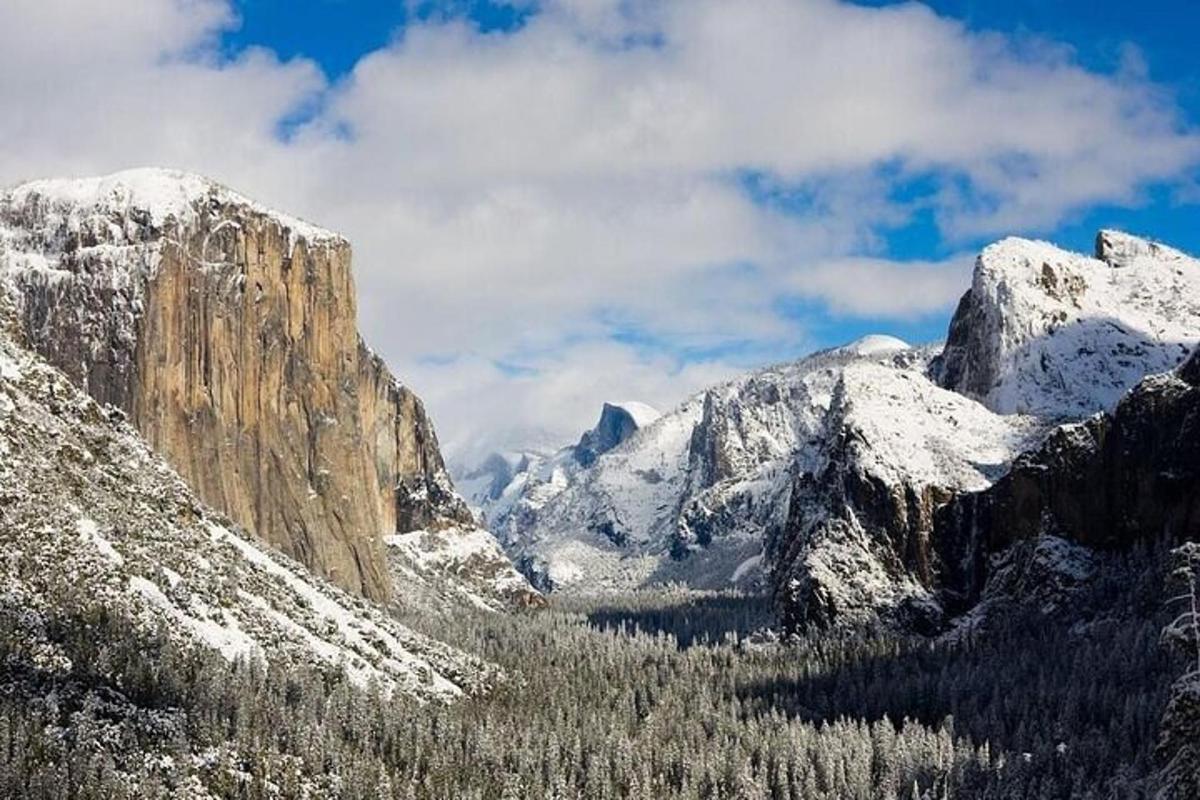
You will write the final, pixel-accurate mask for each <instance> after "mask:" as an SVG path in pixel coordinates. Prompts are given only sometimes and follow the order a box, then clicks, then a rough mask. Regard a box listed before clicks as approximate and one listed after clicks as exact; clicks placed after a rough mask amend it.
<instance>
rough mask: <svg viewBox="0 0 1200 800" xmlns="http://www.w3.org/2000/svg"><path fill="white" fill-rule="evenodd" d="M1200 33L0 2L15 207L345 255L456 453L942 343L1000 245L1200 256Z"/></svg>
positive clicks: (1150, 28)
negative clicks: (183, 207) (176, 194)
mask: <svg viewBox="0 0 1200 800" xmlns="http://www.w3.org/2000/svg"><path fill="white" fill-rule="evenodd" d="M1196 30H1200V5H1198V4H1196V3H1193V2H1184V1H1183V0H1143V1H1142V2H1139V3H1136V4H1135V3H1126V2H1111V3H1097V2H1083V1H1082V0H1056V2H1045V1H1044V0H1042V1H1041V2H1034V0H1009V1H1008V2H970V1H969V0H930V2H929V3H928V4H926V5H917V4H894V3H887V2H882V1H881V0H863V2H859V3H857V4H850V3H848V2H836V0H739V1H738V2H728V0H538V2H537V3H536V4H534V3H533V2H528V3H523V4H522V5H520V6H513V5H508V4H503V3H487V2H478V1H476V0H459V1H458V2H429V1H426V0H412V1H406V0H391V2H385V1H383V0H304V2H297V0H187V2H183V1H182V0H142V2H141V7H140V13H139V14H137V15H124V16H117V15H113V14H111V13H110V12H109V11H108V9H107V8H106V4H102V3H89V2H83V0H43V1H42V2H39V3H18V4H0V74H5V75H18V76H23V79H22V80H20V81H10V82H2V81H0V105H2V106H3V107H4V108H5V109H6V114H5V115H3V116H2V117H0V182H3V183H12V182H15V181H18V180H22V179H27V178H32V177H40V176H44V175H53V174H99V173H105V172H112V171H115V170H117V169H122V168H126V167H132V166H143V165H160V166H170V167H178V168H183V169H188V170H193V171H196V172H201V173H204V174H207V175H210V176H212V177H214V178H217V179H218V180H221V181H223V182H225V183H228V184H229V185H231V186H233V187H235V188H237V189H239V190H241V191H243V192H245V193H247V194H249V195H251V196H253V197H255V198H257V199H259V200H261V201H263V202H265V203H268V204H270V205H273V206H276V207H278V208H281V209H284V210H286V211H288V212H291V213H294V214H298V215H300V216H303V217H305V218H307V219H310V220H313V221H314V222H317V223H319V224H322V225H325V226H327V227H330V228H334V229H336V230H338V231H340V232H342V233H344V234H346V235H347V237H348V238H349V239H350V240H351V242H353V244H354V248H355V276H356V281H357V288H358V301H359V316H360V323H361V327H362V330H363V332H364V335H365V337H366V338H367V340H368V341H369V342H370V343H371V344H372V346H373V347H375V348H376V349H378V350H379V351H380V353H381V354H382V355H383V356H384V357H385V358H386V359H387V360H388V362H389V363H390V364H391V365H392V367H393V369H394V370H395V371H396V373H397V374H398V375H400V376H401V378H402V379H403V380H405V381H406V382H408V383H410V384H411V385H413V386H414V388H416V389H417V390H418V391H419V392H420V393H421V394H422V395H423V396H424V398H425V400H426V402H427V405H428V406H429V408H430V409H431V410H432V413H433V415H434V418H435V420H436V421H437V423H438V425H439V430H440V433H441V438H442V440H443V443H444V444H445V445H446V446H447V449H449V450H450V451H451V452H452V453H458V452H461V453H468V454H469V453H470V452H472V451H478V450H480V449H489V448H491V447H520V446H525V445H527V444H530V443H546V442H547V441H550V442H562V441H569V440H573V439H576V438H578V432H579V430H581V429H583V428H585V427H587V426H589V425H590V423H591V422H592V418H593V417H594V416H595V414H596V413H598V409H599V408H600V404H601V403H602V402H603V401H604V400H606V399H617V400H622V399H637V400H643V401H646V402H650V403H652V404H655V405H659V406H671V405H673V404H674V403H676V402H678V401H679V400H681V399H683V398H684V397H685V396H686V395H688V394H689V393H691V392H693V391H695V390H697V389H699V388H701V387H703V386H705V385H707V384H709V383H711V382H713V381H716V380H719V379H722V378H725V377H729V376H731V375H734V374H736V373H738V372H739V371H741V370H744V369H746V368H748V367H750V366H754V365H757V364H762V363H766V362H773V361H779V360H785V359H791V358H795V357H798V356H800V355H802V354H804V353H806V352H808V351H811V350H813V349H816V348H820V347H825V346H830V345H835V344H838V343H842V342H845V341H848V340H851V339H853V338H856V337H858V336H860V335H863V334H866V333H873V332H878V333H891V334H893V335H897V336H900V337H902V338H905V339H907V340H910V341H928V340H934V339H938V338H940V337H941V336H942V335H943V334H944V331H945V326H946V322H947V320H948V317H949V315H950V313H951V311H952V309H953V305H954V303H955V301H956V300H957V298H958V297H959V296H960V295H961V293H962V292H963V291H964V290H965V289H966V287H967V285H968V283H969V280H970V269H971V263H972V260H973V258H974V254H975V253H977V252H978V251H979V249H980V248H981V247H983V246H984V245H986V244H987V243H989V242H991V241H994V240H996V239H998V238H1000V237H1003V236H1006V235H1024V236H1036V237H1039V238H1047V239H1050V240H1052V241H1055V242H1057V243H1059V244H1061V245H1063V246H1065V247H1068V248H1070V249H1074V250H1084V251H1086V250H1089V249H1090V247H1091V242H1092V238H1093V236H1094V235H1095V232H1096V230H1097V229H1099V228H1101V227H1115V228H1122V229H1126V230H1129V231H1131V232H1135V233H1141V234H1143V235H1147V236H1150V237H1152V238H1156V239H1160V240H1162V241H1165V242H1168V243H1171V244H1174V245H1176V246H1178V247H1181V248H1183V249H1185V250H1190V251H1193V252H1198V253H1200V226H1197V225H1196V224H1195V223H1196V220H1197V212H1198V211H1200V59H1197V58H1196V57H1195V56H1194V55H1193V52H1192V51H1193V50H1194V43H1193V42H1192V41H1191V39H1193V38H1194V33H1195V31H1196ZM48 94H53V96H54V97H55V102H54V103H47V102H46V100H45V98H46V97H47V95H48Z"/></svg>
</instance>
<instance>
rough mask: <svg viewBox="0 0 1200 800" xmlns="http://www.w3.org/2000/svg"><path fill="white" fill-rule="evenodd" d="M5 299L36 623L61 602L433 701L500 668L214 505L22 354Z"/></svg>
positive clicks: (2, 422)
mask: <svg viewBox="0 0 1200 800" xmlns="http://www.w3.org/2000/svg"><path fill="white" fill-rule="evenodd" d="M12 330H13V325H12V319H11V315H10V314H9V312H8V311H6V310H5V309H4V308H3V302H2V301H0V572H2V578H0V583H2V584H3V599H4V602H5V603H8V604H19V605H20V607H22V608H24V609H27V610H28V611H29V612H30V613H37V612H38V611H39V610H40V609H45V608H49V607H51V606H55V605H59V604H61V603H63V602H64V600H65V599H68V598H73V602H74V603H76V604H77V605H78V604H86V605H89V606H99V607H103V608H106V609H108V610H109V611H110V612H114V613H119V614H123V615H128V616H129V617H130V618H131V619H132V620H134V621H135V623H137V624H139V625H144V626H147V627H148V628H153V629H155V630H159V629H162V630H163V631H165V632H167V633H168V634H169V635H170V636H172V637H173V638H175V639H176V640H178V641H179V642H181V643H183V644H184V645H186V646H196V647H204V648H212V649H214V650H216V651H218V652H220V653H221V654H222V655H224V656H226V657H227V658H230V659H234V658H237V657H241V656H245V657H261V658H265V659H269V660H279V661H282V662H284V663H289V662H290V663H300V662H304V663H314V664H321V665H328V666H330V667H335V666H341V667H343V668H344V669H345V670H346V672H347V674H348V676H349V677H350V679H351V680H353V681H354V682H356V683H358V684H362V685H366V684H369V683H372V682H378V683H379V684H380V685H381V686H382V687H383V688H385V689H394V690H398V691H400V692H402V693H404V694H408V695H411V696H414V697H417V698H422V699H435V698H450V697H454V696H457V695H460V694H462V693H463V692H464V691H469V690H472V689H474V688H479V687H483V686H485V685H486V684H487V683H488V682H489V681H491V680H492V679H493V678H494V677H495V673H494V670H493V669H492V668H490V667H488V666H487V665H485V664H483V663H481V662H479V661H477V660H475V659H473V658H471V657H468V656H466V655H465V654H463V653H461V652H458V651H456V650H453V649H452V648H449V647H446V646H445V645H442V644H439V643H437V642H435V641H432V640H430V639H428V638H427V637H424V636H421V635H418V634H415V633H413V632H412V631H410V630H408V629H406V628H405V627H403V626H401V625H399V624H397V623H396V622H395V621H394V620H392V619H391V618H390V617H389V616H387V615H386V614H385V613H383V612H382V611H381V610H380V609H379V608H378V607H376V606H374V605H373V604H371V603H369V602H367V601H364V600H361V599H357V598H354V597H352V596H351V595H349V594H347V593H346V592H344V591H342V590H341V589H338V588H337V587H335V586H333V585H332V584H330V583H328V582H326V581H324V580H322V579H320V578H318V577H315V576H314V575H312V574H311V573H309V572H308V571H307V570H306V569H305V568H304V567H302V566H300V565H299V564H297V563H295V562H293V561H291V560H290V559H288V558H286V557H284V556H282V555H279V554H277V553H275V552H272V551H271V550H270V549H268V548H266V547H265V546H263V545H261V544H259V543H257V542H255V541H254V540H252V539H251V538H249V537H248V536H247V535H246V534H245V533H243V532H242V531H241V530H239V529H238V528H237V527H236V526H234V525H233V524H232V523H230V522H229V521H228V520H226V519H225V518H223V517H222V516H221V515H219V514H217V513H215V512H213V511H211V510H210V509H208V508H206V507H204V506H203V505H202V504H201V503H200V502H199V501H198V500H197V499H196V498H195V496H194V495H193V494H192V492H191V491H190V490H189V489H188V488H187V486H186V485H185V484H184V482H183V481H182V480H181V479H180V478H179V476H178V475H176V473H175V472H174V471H172V470H171V469H170V468H169V467H168V466H166V464H164V463H163V461H162V460H161V459H160V458H159V457H158V456H156V455H155V454H154V453H153V452H152V451H151V450H150V449H149V447H147V446H146V445H145V444H144V443H143V441H142V440H141V439H140V437H139V436H138V435H137V433H136V432H135V431H134V430H133V429H132V428H131V427H130V426H129V425H128V424H126V423H125V422H124V417H123V415H122V414H121V412H119V411H117V410H116V409H113V408H112V407H101V406H99V405H97V404H96V403H95V402H94V401H93V400H92V399H91V398H89V397H88V396H87V395H85V394H83V393H82V392H81V391H80V390H78V389H77V388H76V387H74V386H73V385H72V384H71V382H70V381H69V380H68V379H67V378H66V377H65V376H64V375H63V374H62V373H60V372H59V371H57V370H55V369H53V368H52V367H50V366H49V365H47V364H46V363H45V362H44V361H42V360H41V359H40V358H39V357H38V356H36V355H34V354H33V353H31V352H30V351H28V350H25V349H24V348H22V347H20V346H18V345H17V344H16V342H15V339H14V338H13V335H12Z"/></svg>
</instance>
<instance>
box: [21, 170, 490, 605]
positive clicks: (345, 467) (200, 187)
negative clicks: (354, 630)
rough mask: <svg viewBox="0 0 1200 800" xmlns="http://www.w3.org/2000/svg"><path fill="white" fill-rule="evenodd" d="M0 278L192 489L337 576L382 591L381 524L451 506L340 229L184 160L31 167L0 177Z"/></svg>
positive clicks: (458, 523)
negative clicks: (59, 170)
mask: <svg viewBox="0 0 1200 800" xmlns="http://www.w3.org/2000/svg"><path fill="white" fill-rule="evenodd" d="M0 283H3V284H4V285H5V286H6V287H7V288H8V290H9V291H10V293H11V294H12V296H13V298H14V299H15V301H16V303H17V306H18V309H19V315H20V319H21V321H22V323H23V324H22V328H23V332H24V335H25V337H26V338H27V340H28V341H29V342H30V343H31V345H32V346H33V347H34V348H36V349H37V350H38V351H39V352H40V353H42V354H43V355H44V356H45V357H46V358H47V359H48V360H50V361H51V362H52V363H53V364H54V365H55V366H57V367H59V368H60V369H62V370H63V371H64V372H65V373H66V374H67V375H68V376H69V377H70V378H71V379H72V381H73V382H75V383H77V384H78V385H80V386H84V387H86V388H87V390H88V391H89V393H90V394H91V395H92V396H93V397H95V398H96V399H97V400H99V401H101V402H103V403H111V404H112V405H114V406H116V407H118V408H120V409H122V410H124V411H125V412H126V414H127V415H128V417H129V419H130V421H131V422H132V424H133V425H134V426H135V427H136V428H137V429H138V431H140V432H141V434H142V435H143V436H144V437H145V438H146V439H147V440H148V441H149V443H150V444H151V445H152V446H153V447H154V449H155V450H157V451H158V452H159V453H161V454H162V455H164V456H165V457H166V459H167V460H168V461H169V462H170V463H171V465H172V466H173V467H174V468H175V469H177V470H178V471H179V472H180V474H181V475H182V476H183V477H184V478H185V479H186V480H187V481H188V483H189V484H190V485H191V486H192V487H194V489H195V491H196V492H197V494H198V495H199V496H200V497H201V498H202V499H203V500H204V501H205V502H206V503H208V504H209V505H212V506H214V507H215V508H217V509H219V510H221V511H222V512H224V513H226V514H228V515H229V516H230V517H231V518H232V519H233V520H234V521H236V522H237V523H238V524H239V525H242V526H244V527H245V528H247V529H249V530H251V531H253V532H254V533H256V534H257V535H258V536H260V537H261V538H263V539H264V540H266V541H267V542H269V543H270V544H272V545H274V546H276V547H278V548H280V549H281V550H283V551H284V552H285V553H287V554H288V555H290V556H292V557H294V558H296V559H298V560H299V561H301V562H302V563H304V564H305V565H306V566H308V567H310V568H312V569H314V570H315V571H317V572H319V573H320V574H323V575H325V576H327V577H329V578H331V579H333V580H334V581H336V582H337V583H339V584H341V585H342V586H344V587H345V588H347V589H349V590H351V591H353V592H356V593H360V594H363V595H365V596H367V597H370V598H373V599H376V600H383V599H386V598H388V597H389V596H390V595H391V589H392V585H391V584H392V580H391V575H390V571H389V553H388V550H387V547H386V545H385V541H384V537H385V536H387V535H389V534H391V533H394V532H405V531H410V530H415V529H424V530H430V529H438V528H442V527H446V528H453V529H457V528H460V527H462V526H464V525H469V524H470V523H471V516H470V514H469V512H468V510H467V508H466V505H465V504H464V503H463V502H462V501H461V499H460V498H458V496H457V495H456V494H455V493H454V490H453V486H452V484H451V482H450V479H449V477H448V475H447V473H446V470H445V468H444V465H443V463H442V457H441V454H440V452H439V449H438V444H437V439H436V436H435V434H434V432H433V427H432V425H431V424H430V421H429V419H428V417H427V416H426V414H425V411H424V408H423V407H422V405H421V402H420V400H419V399H418V398H417V397H416V396H415V395H414V394H413V393H412V392H411V391H409V390H408V389H407V388H405V387H404V386H402V385H400V384H399V383H398V382H397V381H396V380H395V379H394V378H393V377H392V375H391V374H390V373H389V372H388V370H387V368H386V366H385V365H384V364H383V362H382V361H381V360H380V359H379V358H377V357H376V356H374V355H373V354H372V353H371V352H370V350H369V349H368V348H367V347H366V346H365V345H364V344H363V342H362V341H361V340H360V338H359V336H358V332H357V328H356V309H355V292H354V285H353V280H352V276H351V269H350V246H349V244H348V243H347V242H346V241H345V240H344V239H343V238H342V237H340V236H338V235H336V234H333V233H330V232H328V231H325V230H322V229H320V228H317V227H315V226H312V225H309V224H307V223H305V222H302V221H300V220H297V219H294V218H291V217H288V216H286V215H282V214H279V213H277V212H274V211H271V210H268V209H265V208H263V207H261V206H259V205H257V204H255V203H254V202H252V201H250V200H248V199H247V198H245V197H242V196H241V195H238V194H237V193H235V192H233V191H231V190H229V189H226V188H224V187H222V186H220V185H218V184H215V183H213V182H211V181H209V180H207V179H204V178H201V177H198V176H194V175H188V174H184V173H176V172H169V171H164V170H134V171H130V172H125V173H118V174H116V175H113V176H109V177H105V178H92V179H83V180H52V181H38V182H34V183H30V184H26V185H23V186H20V187H18V188H16V189H14V190H12V191H10V192H8V193H7V194H5V195H3V196H0ZM393 560H394V559H393Z"/></svg>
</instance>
